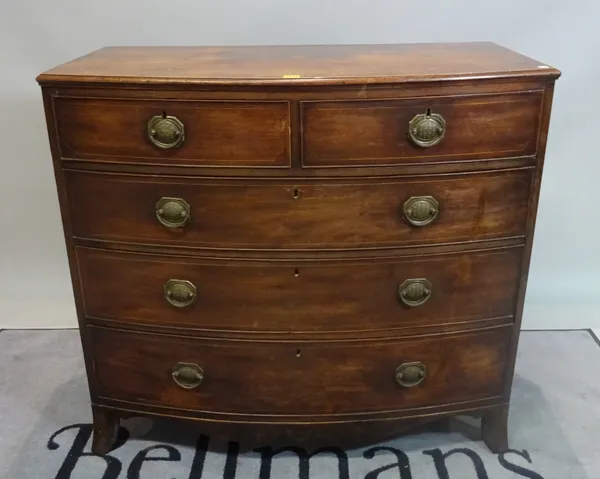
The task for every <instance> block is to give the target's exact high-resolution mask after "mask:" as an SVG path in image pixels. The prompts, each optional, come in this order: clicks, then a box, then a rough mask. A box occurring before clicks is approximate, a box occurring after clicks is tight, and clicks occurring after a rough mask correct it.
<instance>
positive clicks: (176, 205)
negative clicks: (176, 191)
mask: <svg viewBox="0 0 600 479" xmlns="http://www.w3.org/2000/svg"><path fill="white" fill-rule="evenodd" d="M191 216H192V211H191V208H190V205H189V204H188V202H187V201H185V200H184V199H183V198H170V197H167V196H163V197H162V198H161V199H160V200H158V203H156V218H157V219H158V221H159V222H160V224H161V225H163V226H166V227H167V228H182V227H184V226H185V225H186V224H187V223H188V221H190V218H191Z"/></svg>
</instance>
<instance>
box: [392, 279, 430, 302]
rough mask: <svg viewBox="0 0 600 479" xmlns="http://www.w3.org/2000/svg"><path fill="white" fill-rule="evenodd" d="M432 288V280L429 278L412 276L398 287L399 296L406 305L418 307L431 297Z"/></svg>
mask: <svg viewBox="0 0 600 479" xmlns="http://www.w3.org/2000/svg"><path fill="white" fill-rule="evenodd" d="M431 290H432V286H431V281H429V280H428V279H427V278H411V279H407V280H406V281H404V282H403V283H402V284H401V285H400V286H399V287H398V297H399V298H400V301H402V303H404V304H405V305H406V306H408V307H410V308H416V307H417V306H421V305H422V304H425V303H426V302H427V301H428V300H429V298H431V292H432V291H431Z"/></svg>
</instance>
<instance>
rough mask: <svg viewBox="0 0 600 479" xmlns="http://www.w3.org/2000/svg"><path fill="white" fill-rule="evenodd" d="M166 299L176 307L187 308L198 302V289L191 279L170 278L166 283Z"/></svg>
mask: <svg viewBox="0 0 600 479" xmlns="http://www.w3.org/2000/svg"><path fill="white" fill-rule="evenodd" d="M164 293H165V299H166V300H167V302H168V303H169V304H170V305H172V306H175V307H176V308H186V307H188V306H191V305H192V304H194V303H195V302H196V298H197V290H196V286H194V284H193V283H192V282H191V281H186V280H184V279H169V280H168V281H167V282H166V283H165V285H164Z"/></svg>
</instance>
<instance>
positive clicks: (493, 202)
mask: <svg viewBox="0 0 600 479" xmlns="http://www.w3.org/2000/svg"><path fill="white" fill-rule="evenodd" d="M65 175H66V180H67V184H68V186H67V187H68V189H69V206H70V214H71V217H72V222H73V234H74V235H75V236H76V237H79V238H91V239H97V240H105V241H120V242H133V243H148V244H162V245H165V246H193V247H199V248H216V249H227V248H230V249H239V248H243V249H256V248H260V249H277V250H286V249H289V250H293V249H355V248H373V247H393V246H397V245H421V244H432V243H449V242H459V241H470V240H482V239H492V238H506V237H514V236H521V235H523V234H524V233H525V222H526V218H527V208H528V198H529V192H530V189H531V181H532V175H533V170H532V169H527V168H526V169H519V170H510V171H498V172H493V173H481V174H465V175H441V176H430V177H418V178H408V179H385V180H362V181H359V180H352V181H348V182H346V181H336V182H332V181H330V182H318V181H315V182H309V181H297V182H290V181H287V182H282V181H262V182H261V181H237V182H236V181H233V180H225V179H224V180H215V181H209V180H195V179H188V178H172V177H145V176H134V175H115V174H98V173H90V172H79V171H70V170H68V171H65ZM427 195H430V196H433V197H435V198H436V199H437V201H438V202H439V208H440V213H439V217H438V219H436V220H435V221H434V222H433V223H431V224H429V225H427V226H423V227H414V226H411V225H409V224H408V223H407V222H406V221H405V219H404V217H403V204H404V202H405V201H406V200H407V199H408V198H410V197H411V196H427ZM162 197H179V198H183V199H185V201H187V203H189V204H190V207H191V219H190V222H189V223H188V224H187V225H186V226H185V227H183V228H178V229H169V228H165V227H164V226H162V225H161V224H160V223H159V222H158V220H157V219H156V212H155V211H156V207H155V205H156V203H157V201H158V200H159V199H160V198H162Z"/></svg>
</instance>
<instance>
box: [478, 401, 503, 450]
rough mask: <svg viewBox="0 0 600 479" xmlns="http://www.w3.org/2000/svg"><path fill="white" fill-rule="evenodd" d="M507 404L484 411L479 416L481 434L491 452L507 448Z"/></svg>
mask: <svg viewBox="0 0 600 479" xmlns="http://www.w3.org/2000/svg"><path fill="white" fill-rule="evenodd" d="M508 407H509V406H508V404H501V405H500V406H496V407H494V408H490V409H488V410H487V411H485V412H484V413H483V415H482V418H481V434H482V436H483V440H484V442H485V445H486V446H487V447H488V448H489V449H490V451H492V452H493V453H496V454H499V453H502V452H505V451H507V450H508Z"/></svg>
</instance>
